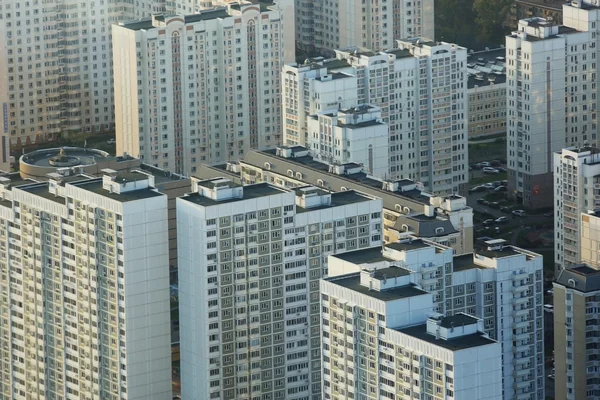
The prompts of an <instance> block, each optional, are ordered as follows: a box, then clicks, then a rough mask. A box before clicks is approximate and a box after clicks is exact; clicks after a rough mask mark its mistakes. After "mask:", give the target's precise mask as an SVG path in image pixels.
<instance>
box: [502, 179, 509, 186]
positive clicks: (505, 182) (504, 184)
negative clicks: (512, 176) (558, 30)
mask: <svg viewBox="0 0 600 400" xmlns="http://www.w3.org/2000/svg"><path fill="white" fill-rule="evenodd" d="M500 184H501V185H502V186H508V181H507V180H503V181H500Z"/></svg>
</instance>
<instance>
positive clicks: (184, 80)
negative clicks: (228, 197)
mask: <svg viewBox="0 0 600 400" xmlns="http://www.w3.org/2000/svg"><path fill="white" fill-rule="evenodd" d="M281 32H282V20H281V13H280V11H277V10H269V9H267V10H262V9H261V6H260V5H255V4H241V5H236V4H233V5H230V6H229V7H228V8H215V9H212V10H203V11H202V12H200V13H199V14H194V15H188V16H167V17H165V16H153V17H152V18H151V19H145V20H142V21H134V22H129V23H123V24H121V25H119V26H116V25H115V26H114V28H113V50H114V59H115V62H114V69H115V88H116V89H115V104H116V110H117V115H116V127H117V153H118V154H123V153H127V154H130V155H133V156H135V157H139V158H141V159H142V160H143V161H144V162H146V163H148V164H153V165H156V166H158V167H161V168H168V169H170V170H173V171H175V172H177V173H186V174H189V173H194V172H195V171H196V168H197V166H199V165H201V164H214V163H218V162H224V161H228V160H236V159H239V158H240V157H242V156H243V155H244V154H245V153H246V152H247V151H248V150H249V149H251V148H253V149H256V148H268V147H272V146H275V145H277V144H278V143H279V142H280V140H281V128H280V125H281V99H280V97H281V94H280V90H281V85H280V80H281V72H280V69H281V67H282V57H283V40H282V38H283V36H282V34H281Z"/></svg>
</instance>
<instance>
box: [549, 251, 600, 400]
mask: <svg viewBox="0 0 600 400" xmlns="http://www.w3.org/2000/svg"><path fill="white" fill-rule="evenodd" d="M596 251H597V250H596ZM553 289H554V366H555V370H556V374H555V376H556V382H555V384H554V391H555V396H556V398H557V399H567V400H584V399H586V400H587V399H598V398H600V392H599V390H598V383H597V380H598V368H599V367H598V366H597V362H596V360H597V359H598V358H599V357H600V351H599V350H598V348H597V345H596V341H597V338H598V335H599V334H598V332H599V331H600V322H599V320H598V312H597V311H598V302H599V301H600V270H598V266H597V265H596V267H594V268H592V267H590V266H588V265H586V264H579V265H573V266H571V267H570V268H569V269H565V270H563V271H561V272H560V274H559V275H558V278H557V279H556V281H555V282H554V283H553Z"/></svg>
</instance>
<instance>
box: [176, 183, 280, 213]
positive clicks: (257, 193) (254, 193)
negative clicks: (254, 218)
mask: <svg viewBox="0 0 600 400" xmlns="http://www.w3.org/2000/svg"><path fill="white" fill-rule="evenodd" d="M204 182H207V181H203V186H204ZM231 183H232V184H233V185H237V184H235V183H233V182H231ZM237 186H239V185H237ZM285 192H286V191H285V190H283V189H279V188H277V187H275V186H272V185H269V184H268V183H257V184H255V185H248V186H244V194H243V196H242V197H232V198H228V199H223V200H218V201H217V200H213V199H211V198H210V197H205V196H202V195H201V194H198V193H190V194H188V195H186V196H184V197H181V199H183V200H185V201H189V202H190V203H194V204H198V205H201V206H204V207H210V206H215V205H219V204H225V203H232V202H235V201H242V200H249V199H255V198H258V197H264V196H272V195H276V194H281V193H285Z"/></svg>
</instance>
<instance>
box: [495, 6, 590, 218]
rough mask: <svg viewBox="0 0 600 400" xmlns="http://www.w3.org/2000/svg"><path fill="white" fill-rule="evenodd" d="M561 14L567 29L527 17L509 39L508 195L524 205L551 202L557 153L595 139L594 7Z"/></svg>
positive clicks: (569, 9)
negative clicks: (555, 153) (554, 159)
mask: <svg viewBox="0 0 600 400" xmlns="http://www.w3.org/2000/svg"><path fill="white" fill-rule="evenodd" d="M563 15H564V16H565V18H564V19H563V23H564V26H558V25H553V24H552V23H551V22H549V21H546V20H544V19H542V18H529V19H525V20H521V21H520V22H519V27H518V31H517V32H514V33H513V34H512V35H510V36H507V37H506V60H507V63H506V68H507V109H508V110H507V117H508V120H507V121H508V124H507V130H508V142H507V157H508V170H509V176H508V193H509V195H510V196H512V197H513V198H515V199H519V200H522V202H523V205H524V206H525V207H526V208H543V207H550V206H551V205H552V203H551V201H552V196H551V194H553V188H552V183H553V182H552V161H553V160H552V154H553V153H554V152H556V151H560V150H561V149H562V148H565V147H571V146H583V145H585V144H591V145H595V144H597V143H598V139H599V138H598V137H597V133H596V131H597V127H598V118H597V110H598V101H599V100H600V99H599V98H598V88H597V83H596V81H597V76H596V74H597V66H596V62H597V58H598V54H599V53H598V51H599V48H598V37H597V35H598V30H599V29H600V16H599V14H598V9H597V7H594V6H593V4H591V2H590V1H585V0H584V1H580V2H571V3H569V4H565V5H564V6H563ZM536 71H545V73H537V72H536Z"/></svg>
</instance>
